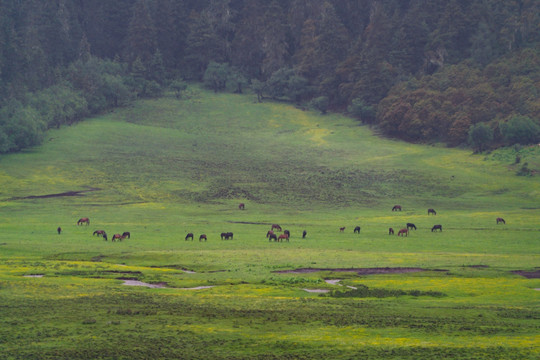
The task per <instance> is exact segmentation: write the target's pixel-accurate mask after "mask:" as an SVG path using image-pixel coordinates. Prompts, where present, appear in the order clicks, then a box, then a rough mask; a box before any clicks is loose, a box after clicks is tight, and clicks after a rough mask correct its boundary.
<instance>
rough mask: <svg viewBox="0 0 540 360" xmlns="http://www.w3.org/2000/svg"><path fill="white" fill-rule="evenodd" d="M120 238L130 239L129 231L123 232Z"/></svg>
mask: <svg viewBox="0 0 540 360" xmlns="http://www.w3.org/2000/svg"><path fill="white" fill-rule="evenodd" d="M122 236H123V237H124V239H125V238H126V237H127V238H128V239H131V234H130V233H129V231H124V233H123V234H122Z"/></svg>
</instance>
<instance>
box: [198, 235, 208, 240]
mask: <svg viewBox="0 0 540 360" xmlns="http://www.w3.org/2000/svg"><path fill="white" fill-rule="evenodd" d="M203 240H204V241H206V240H208V239H207V238H206V234H201V236H199V241H203Z"/></svg>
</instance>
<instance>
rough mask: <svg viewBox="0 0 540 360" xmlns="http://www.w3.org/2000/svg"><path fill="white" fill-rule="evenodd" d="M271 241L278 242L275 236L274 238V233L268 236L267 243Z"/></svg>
mask: <svg viewBox="0 0 540 360" xmlns="http://www.w3.org/2000/svg"><path fill="white" fill-rule="evenodd" d="M272 240H274V241H278V240H277V236H276V234H274V233H271V234H270V236H269V237H268V241H272Z"/></svg>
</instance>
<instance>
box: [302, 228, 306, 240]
mask: <svg viewBox="0 0 540 360" xmlns="http://www.w3.org/2000/svg"><path fill="white" fill-rule="evenodd" d="M306 235H307V231H306V230H304V231H302V239H305V238H306Z"/></svg>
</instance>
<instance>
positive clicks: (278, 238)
mask: <svg viewBox="0 0 540 360" xmlns="http://www.w3.org/2000/svg"><path fill="white" fill-rule="evenodd" d="M238 209H240V210H244V209H245V204H243V203H240V205H238ZM402 209H403V208H402V207H401V205H394V207H392V211H402ZM427 214H428V215H437V212H436V211H435V209H428V211H427ZM496 223H497V225H498V224H506V221H505V220H504V219H503V218H501V217H498V218H497V219H496ZM84 224H86V225H90V219H89V218H87V217H83V218H80V219H79V220H78V221H77V225H84ZM345 229H346V227H345V226H343V227H340V228H339V231H340V232H345ZM416 229H417V227H416V225H415V224H413V223H407V224H406V227H404V228H402V229H400V230H399V231H398V233H397V236H402V237H403V236H409V231H410V230H416ZM57 231H58V234H61V233H62V228H61V227H58V229H57ZM274 231H277V232H281V231H282V232H283V233H281V234H277V233H276V232H274ZM360 231H361V228H360V226H356V227H355V228H354V231H353V232H354V233H355V234H360ZM435 231H439V232H442V225H441V224H436V225H433V227H432V228H431V232H435ZM92 235H94V236H98V237H99V236H101V237H102V238H103V239H104V240H105V241H107V240H108V237H107V233H106V232H105V230H96V231H94V233H93V234H92ZM388 235H394V229H393V228H388ZM306 236H307V231H306V230H304V231H302V239H305V238H306ZM220 237H221V240H233V239H234V234H233V233H232V232H222V233H221V234H220ZM290 237H291V233H290V231H289V230H283V229H282V227H281V226H280V225H279V224H272V226H271V228H270V230H268V232H267V233H266V238H267V239H268V241H275V242H283V241H287V242H288V241H289V239H290ZM125 238H128V239H130V238H131V234H130V232H129V231H125V232H123V233H122V234H114V235H113V236H112V238H111V241H122V240H124V239H125ZM193 238H194V235H193V233H188V234H187V235H186V237H185V240H186V241H187V240H191V241H193ZM207 240H208V237H207V236H206V234H201V235H200V236H199V241H207Z"/></svg>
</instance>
